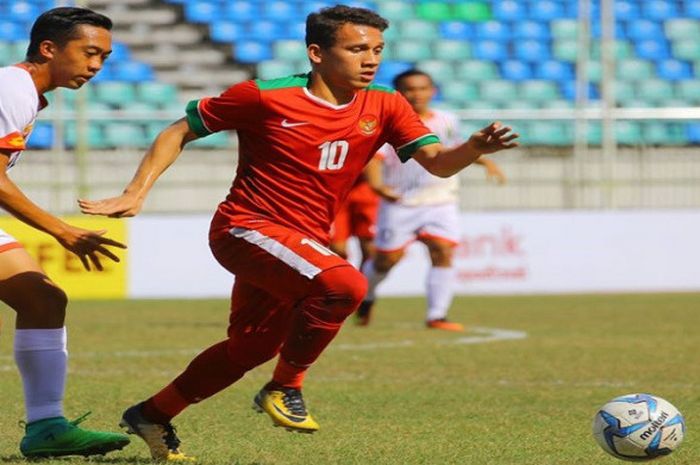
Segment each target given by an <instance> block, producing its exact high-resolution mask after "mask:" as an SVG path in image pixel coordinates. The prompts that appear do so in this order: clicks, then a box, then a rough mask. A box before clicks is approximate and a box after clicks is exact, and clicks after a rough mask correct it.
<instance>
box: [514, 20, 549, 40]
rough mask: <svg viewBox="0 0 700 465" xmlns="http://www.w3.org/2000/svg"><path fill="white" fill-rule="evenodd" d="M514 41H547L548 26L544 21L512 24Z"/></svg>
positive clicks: (526, 21) (525, 21)
mask: <svg viewBox="0 0 700 465" xmlns="http://www.w3.org/2000/svg"><path fill="white" fill-rule="evenodd" d="M513 38H514V39H537V40H547V39H550V38H551V35H550V32H549V24H548V23H546V22H544V21H531V20H523V21H518V22H516V23H514V24H513Z"/></svg>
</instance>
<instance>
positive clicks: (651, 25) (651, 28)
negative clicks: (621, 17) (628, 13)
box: [626, 19, 665, 40]
mask: <svg viewBox="0 0 700 465" xmlns="http://www.w3.org/2000/svg"><path fill="white" fill-rule="evenodd" d="M626 32H627V37H628V38H630V39H633V40H646V39H651V40H662V39H665V36H664V28H663V26H662V24H661V23H659V22H657V21H651V20H649V19H638V20H635V21H630V22H629V23H628V24H627V31H626Z"/></svg>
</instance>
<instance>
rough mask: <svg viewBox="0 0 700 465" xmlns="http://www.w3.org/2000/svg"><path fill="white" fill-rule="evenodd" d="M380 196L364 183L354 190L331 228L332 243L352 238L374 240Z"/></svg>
mask: <svg viewBox="0 0 700 465" xmlns="http://www.w3.org/2000/svg"><path fill="white" fill-rule="evenodd" d="M378 208H379V196H377V194H375V193H374V191H373V190H372V188H371V187H369V184H367V183H366V182H362V183H359V184H357V185H356V186H355V187H353V188H352V190H351V191H350V193H349V194H348V197H347V199H346V200H345V203H344V204H343V206H342V207H341V208H340V211H338V214H337V215H336V216H335V221H334V222H333V225H332V226H331V242H345V241H347V240H348V238H350V237H351V236H356V237H359V238H360V239H370V240H371V239H374V235H375V229H376V223H377V210H378Z"/></svg>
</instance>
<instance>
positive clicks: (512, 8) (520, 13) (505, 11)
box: [492, 0, 528, 22]
mask: <svg viewBox="0 0 700 465" xmlns="http://www.w3.org/2000/svg"><path fill="white" fill-rule="evenodd" d="M492 8H493V9H492V13H493V17H494V19H498V20H500V21H516V22H517V21H522V20H523V18H527V17H528V14H527V10H526V9H525V5H524V2H521V1H515V0H503V1H498V2H493V7H492Z"/></svg>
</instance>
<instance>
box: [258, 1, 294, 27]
mask: <svg viewBox="0 0 700 465" xmlns="http://www.w3.org/2000/svg"><path fill="white" fill-rule="evenodd" d="M298 18H299V11H298V8H297V4H296V3H292V2H284V1H281V0H275V1H272V2H265V3H264V4H263V15H262V19H266V20H269V21H278V22H287V21H294V20H296V19H298Z"/></svg>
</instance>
